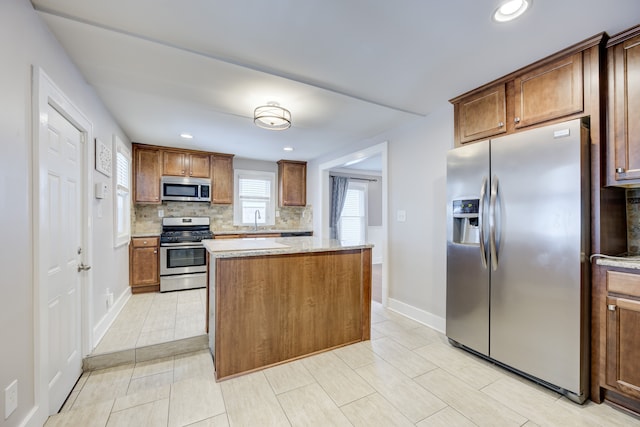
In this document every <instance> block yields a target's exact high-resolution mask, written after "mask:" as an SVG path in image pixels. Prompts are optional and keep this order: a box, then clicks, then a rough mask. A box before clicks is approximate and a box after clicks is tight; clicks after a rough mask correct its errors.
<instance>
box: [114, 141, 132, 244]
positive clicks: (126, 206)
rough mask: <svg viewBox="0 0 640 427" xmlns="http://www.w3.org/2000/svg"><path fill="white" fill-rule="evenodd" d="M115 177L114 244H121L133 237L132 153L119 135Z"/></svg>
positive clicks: (116, 146) (116, 147)
mask: <svg viewBox="0 0 640 427" xmlns="http://www.w3.org/2000/svg"><path fill="white" fill-rule="evenodd" d="M114 139H115V150H114V151H115V152H116V156H115V157H116V165H115V166H116V170H115V174H114V175H115V179H114V181H115V182H114V187H115V194H114V203H113V205H114V231H115V233H114V244H115V246H116V247H117V246H121V245H124V244H127V243H129V240H130V238H131V153H130V152H129V150H128V149H127V147H126V146H125V145H124V143H123V142H122V141H121V140H120V138H118V137H117V136H116V137H115V138H114Z"/></svg>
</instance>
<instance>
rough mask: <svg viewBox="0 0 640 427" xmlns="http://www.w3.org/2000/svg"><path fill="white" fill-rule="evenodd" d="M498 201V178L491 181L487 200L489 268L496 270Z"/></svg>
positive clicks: (494, 177)
mask: <svg viewBox="0 0 640 427" xmlns="http://www.w3.org/2000/svg"><path fill="white" fill-rule="evenodd" d="M497 199H498V177H497V176H496V175H494V176H493V179H492V180H491V196H490V199H489V251H490V252H491V268H492V269H493V271H496V270H497V269H498V250H497V247H496V201H497Z"/></svg>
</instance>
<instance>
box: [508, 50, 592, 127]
mask: <svg viewBox="0 0 640 427" xmlns="http://www.w3.org/2000/svg"><path fill="white" fill-rule="evenodd" d="M514 87H515V113H514V114H515V116H514V119H513V121H514V124H515V127H516V128H522V127H526V126H531V125H534V124H538V123H542V122H546V121H549V120H552V119H555V118H558V117H564V116H569V115H572V114H576V113H581V112H582V111H583V110H584V86H583V78H582V52H578V53H576V54H574V55H571V56H568V57H565V58H560V59H559V60H556V61H553V62H550V63H548V64H545V65H543V66H541V67H539V68H535V69H533V70H531V71H529V72H527V73H525V74H522V75H519V76H517V77H516V78H515V79H514Z"/></svg>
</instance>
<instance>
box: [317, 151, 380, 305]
mask: <svg viewBox="0 0 640 427" xmlns="http://www.w3.org/2000/svg"><path fill="white" fill-rule="evenodd" d="M332 175H333V176H345V177H347V178H348V179H349V186H348V188H347V191H346V193H347V197H346V199H345V207H344V208H343V210H342V212H341V215H340V220H339V222H340V224H339V225H338V230H339V231H338V238H339V239H340V240H343V241H354V240H358V241H366V242H367V243H372V244H373V245H374V247H373V251H372V264H373V265H372V299H373V300H374V301H377V302H380V303H381V304H382V305H383V306H386V305H387V298H388V262H387V259H388V258H387V211H388V209H387V142H383V143H380V144H377V145H374V146H372V147H369V148H366V149H364V150H360V151H356V152H353V153H351V154H348V155H345V156H342V157H340V158H337V159H334V160H331V161H328V162H325V163H322V164H321V165H320V166H319V175H318V179H319V189H320V191H319V194H320V198H321V200H320V202H319V203H318V205H319V206H320V209H318V210H316V212H318V213H319V215H318V219H317V220H316V221H317V222H316V221H314V222H315V226H314V229H315V230H318V234H319V235H320V236H321V237H323V238H329V236H330V235H331V232H330V231H331V230H330V224H329V222H330V219H329V218H330V214H331V213H330V204H331V202H330V201H331V176H332Z"/></svg>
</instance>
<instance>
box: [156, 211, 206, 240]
mask: <svg viewBox="0 0 640 427" xmlns="http://www.w3.org/2000/svg"><path fill="white" fill-rule="evenodd" d="M212 238H213V233H212V232H211V230H210V229H209V217H177V218H176V217H165V218H162V234H160V243H161V244H162V243H185V242H200V241H202V240H203V239H212Z"/></svg>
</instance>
